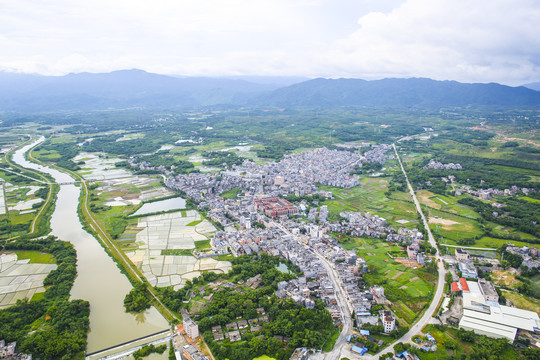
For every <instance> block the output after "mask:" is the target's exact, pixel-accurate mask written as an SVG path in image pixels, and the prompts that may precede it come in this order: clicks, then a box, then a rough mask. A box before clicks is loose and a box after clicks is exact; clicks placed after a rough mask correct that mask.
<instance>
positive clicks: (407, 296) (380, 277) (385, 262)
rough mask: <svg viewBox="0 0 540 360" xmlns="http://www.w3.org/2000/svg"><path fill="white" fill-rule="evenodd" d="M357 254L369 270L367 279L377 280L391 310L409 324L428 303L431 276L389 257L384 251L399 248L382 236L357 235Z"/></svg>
mask: <svg viewBox="0 0 540 360" xmlns="http://www.w3.org/2000/svg"><path fill="white" fill-rule="evenodd" d="M357 244H358V248H357V251H356V252H357V254H358V255H359V256H360V257H362V258H364V259H365V260H366V263H367V265H368V268H369V272H368V273H367V274H366V275H365V279H366V281H367V282H368V283H374V284H380V285H382V286H383V287H384V288H385V294H386V296H387V297H388V298H389V300H390V301H392V302H393V303H394V305H393V308H392V310H394V312H395V313H396V315H397V316H398V317H399V318H400V319H401V320H402V322H403V321H404V323H403V324H404V325H410V324H411V323H412V322H413V321H414V320H415V319H416V317H418V314H419V313H420V312H421V310H422V309H423V307H424V306H425V305H426V304H427V303H428V300H429V297H430V296H431V292H432V290H433V288H434V284H435V276H434V275H432V274H428V273H426V272H425V271H424V270H422V269H412V268H408V267H406V266H404V265H402V264H401V263H398V262H397V261H395V260H393V259H392V258H390V256H389V255H388V253H394V252H399V251H401V248H400V247H399V246H396V245H389V244H388V243H385V242H384V241H383V240H377V239H364V238H361V239H357Z"/></svg>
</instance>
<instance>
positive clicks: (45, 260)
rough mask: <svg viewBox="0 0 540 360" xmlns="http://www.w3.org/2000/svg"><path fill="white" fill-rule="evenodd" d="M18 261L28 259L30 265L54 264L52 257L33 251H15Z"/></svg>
mask: <svg viewBox="0 0 540 360" xmlns="http://www.w3.org/2000/svg"><path fill="white" fill-rule="evenodd" d="M13 252H14V253H15V254H17V257H18V259H19V260H25V259H30V263H39V264H56V260H55V259H54V256H52V255H51V254H47V253H42V252H39V251H34V250H15V251H13Z"/></svg>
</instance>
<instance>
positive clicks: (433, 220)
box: [429, 217, 459, 226]
mask: <svg viewBox="0 0 540 360" xmlns="http://www.w3.org/2000/svg"><path fill="white" fill-rule="evenodd" d="M429 223H430V224H440V225H447V226H451V225H457V224H459V223H458V222H457V221H453V220H446V219H441V218H437V219H436V218H434V217H430V218H429Z"/></svg>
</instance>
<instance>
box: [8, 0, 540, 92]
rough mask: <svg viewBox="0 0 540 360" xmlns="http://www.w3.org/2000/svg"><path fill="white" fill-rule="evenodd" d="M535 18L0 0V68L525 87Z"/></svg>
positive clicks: (285, 1)
mask: <svg viewBox="0 0 540 360" xmlns="http://www.w3.org/2000/svg"><path fill="white" fill-rule="evenodd" d="M516 4H518V5H516ZM358 19H359V20H358ZM538 23H540V7H538V6H537V5H536V3H535V1H533V0H522V1H520V2H518V3H516V2H510V1H509V0H508V1H502V0H490V1H488V0H475V1H473V2H471V1H464V0H445V1H443V0H407V1H404V0H392V1H384V2H381V1H377V0H363V1H360V0H334V1H332V0H312V1H308V0H298V1H291V0H273V1H268V0H228V1H222V0H201V1H187V0H154V1H147V0H129V1H128V0H115V1H105V0H93V1H88V2H73V1H70V0H49V1H46V2H45V1H42V2H36V1H34V0H18V1H10V0H0V48H1V49H2V51H1V52H0V69H10V70H18V71H25V72H40V73H46V74H64V73H68V72H79V71H93V72H97V71H111V70H115V69H125V68H142V69H145V70H148V71H154V72H159V73H175V74H183V75H231V74H259V75H304V76H331V77H338V76H347V77H361V78H380V77H385V76H399V77H405V76H425V77H432V78H437V79H456V80H460V81H481V82H486V81H498V82H503V83H510V84H520V83H523V82H527V81H533V80H534V81H538V80H540V75H538V74H540V72H539V71H538V70H539V69H538V67H539V66H540V37H538V36H537V32H538V31H537V29H538V25H537V24H538Z"/></svg>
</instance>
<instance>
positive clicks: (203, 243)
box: [194, 240, 210, 250]
mask: <svg viewBox="0 0 540 360" xmlns="http://www.w3.org/2000/svg"><path fill="white" fill-rule="evenodd" d="M194 243H195V248H196V249H197V250H204V249H208V248H210V240H197V241H195V242H194Z"/></svg>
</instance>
